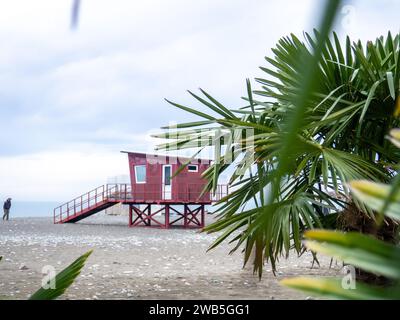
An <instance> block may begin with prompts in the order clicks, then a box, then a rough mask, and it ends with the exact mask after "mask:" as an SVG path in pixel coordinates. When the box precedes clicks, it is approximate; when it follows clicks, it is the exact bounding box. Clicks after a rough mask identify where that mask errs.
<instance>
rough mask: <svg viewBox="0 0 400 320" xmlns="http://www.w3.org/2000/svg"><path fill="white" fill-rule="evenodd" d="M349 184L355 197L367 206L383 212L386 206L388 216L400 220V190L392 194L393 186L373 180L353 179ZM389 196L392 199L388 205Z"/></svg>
mask: <svg viewBox="0 0 400 320" xmlns="http://www.w3.org/2000/svg"><path fill="white" fill-rule="evenodd" d="M349 186H350V190H351V192H352V194H353V195H354V197H356V198H357V199H358V200H359V201H361V202H363V203H364V204H365V205H366V206H367V207H369V208H371V209H372V210H374V211H376V212H382V210H383V208H386V209H385V214H386V215H387V216H388V217H391V218H393V219H397V220H400V191H398V192H396V193H395V194H393V195H391V191H392V188H391V186H389V185H385V184H381V183H374V182H371V181H352V182H351V183H350V184H349ZM389 197H391V198H392V201H391V203H390V204H388V205H387V204H386V201H387V199H389Z"/></svg>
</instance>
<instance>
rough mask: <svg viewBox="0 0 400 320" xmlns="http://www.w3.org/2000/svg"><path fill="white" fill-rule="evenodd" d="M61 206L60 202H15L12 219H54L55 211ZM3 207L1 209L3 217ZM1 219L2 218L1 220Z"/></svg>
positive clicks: (11, 212) (13, 203)
mask: <svg viewBox="0 0 400 320" xmlns="http://www.w3.org/2000/svg"><path fill="white" fill-rule="evenodd" d="M58 205H60V204H59V203H58V202H50V201H48V202H46V201H13V202H12V207H11V211H10V218H12V217H52V216H53V209H54V208H55V207H57V206H58ZM2 216H3V206H2V207H1V217H2ZM1 217H0V218H1Z"/></svg>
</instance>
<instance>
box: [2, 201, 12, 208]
mask: <svg viewBox="0 0 400 320" xmlns="http://www.w3.org/2000/svg"><path fill="white" fill-rule="evenodd" d="M10 208H11V201H10V200H7V201H5V202H4V205H3V209H7V210H9V209H10Z"/></svg>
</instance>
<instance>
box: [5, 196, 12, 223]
mask: <svg viewBox="0 0 400 320" xmlns="http://www.w3.org/2000/svg"><path fill="white" fill-rule="evenodd" d="M11 200H12V199H11V198H8V199H7V200H6V201H4V205H3V210H4V214H3V220H6V221H8V219H9V218H10V209H11Z"/></svg>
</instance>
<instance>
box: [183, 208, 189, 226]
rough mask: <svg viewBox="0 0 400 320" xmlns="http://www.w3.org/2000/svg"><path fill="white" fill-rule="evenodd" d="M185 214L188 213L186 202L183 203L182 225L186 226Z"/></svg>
mask: <svg viewBox="0 0 400 320" xmlns="http://www.w3.org/2000/svg"><path fill="white" fill-rule="evenodd" d="M187 215H188V210H187V204H185V205H183V227H184V228H186V227H187V224H188V221H187Z"/></svg>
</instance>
